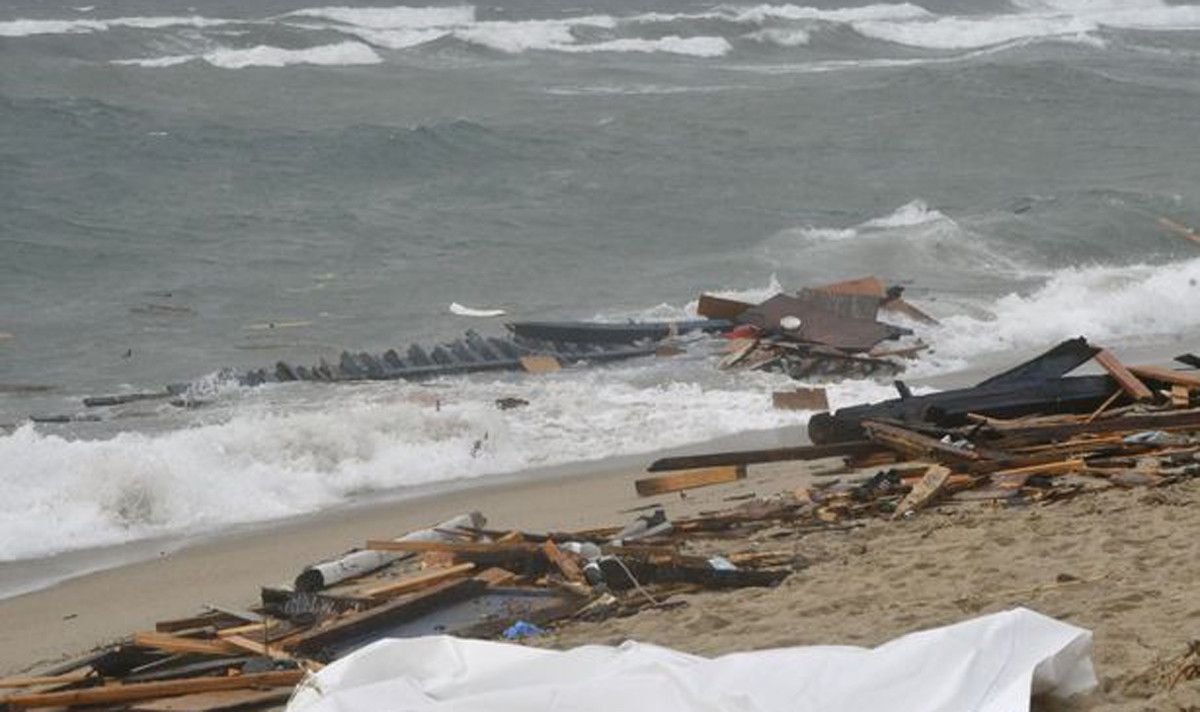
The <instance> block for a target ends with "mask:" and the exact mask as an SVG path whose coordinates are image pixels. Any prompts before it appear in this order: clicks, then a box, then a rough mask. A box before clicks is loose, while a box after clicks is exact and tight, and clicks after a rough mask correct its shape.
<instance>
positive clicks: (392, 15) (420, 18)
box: [284, 5, 475, 30]
mask: <svg viewBox="0 0 1200 712" xmlns="http://www.w3.org/2000/svg"><path fill="white" fill-rule="evenodd" d="M284 17H289V18H290V17H308V18H319V19H323V20H333V21H335V22H341V23H345V24H347V25H357V26H359V27H366V28H372V29H409V30H419V29H425V28H430V27H446V26H450V25H466V24H470V23H473V22H475V8H474V7H473V6H471V5H451V6H447V7H408V6H396V7H314V8H307V9H303V10H296V11H295V12H291V13H288V14H287V15H285V16H284Z"/></svg>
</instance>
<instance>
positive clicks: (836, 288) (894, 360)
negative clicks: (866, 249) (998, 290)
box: [697, 277, 937, 379]
mask: <svg viewBox="0 0 1200 712" xmlns="http://www.w3.org/2000/svg"><path fill="white" fill-rule="evenodd" d="M902 291H903V288H901V287H892V288H890V289H889V288H887V287H885V286H884V284H883V282H882V281H881V280H880V279H879V278H877V277H864V278H861V279H855V280H850V281H847V282H838V283H836V284H830V285H826V286H823V287H817V288H814V289H802V290H800V291H799V292H797V293H796V294H795V295H790V294H777V295H775V296H773V297H771V298H770V299H768V300H767V301H765V302H762V303H761V304H747V303H744V302H738V301H733V300H730V299H723V298H720V297H713V296H710V295H707V294H706V295H701V297H700V303H699V306H698V307H697V310H698V312H699V313H700V314H701V315H702V316H706V317H709V318H712V319H718V318H719V319H727V320H729V321H730V322H732V323H734V324H736V325H737V326H736V327H735V328H734V329H733V330H732V331H731V332H730V334H729V335H730V336H731V337H732V340H731V342H730V344H729V348H728V355H727V356H726V357H725V359H724V360H722V362H721V368H725V369H729V368H739V369H762V370H773V371H780V372H783V373H786V374H788V375H789V376H791V377H792V378H796V379H812V378H820V377H831V376H836V377H841V378H844V377H850V378H866V377H873V376H892V375H896V374H898V373H901V372H902V371H903V370H904V363H903V359H909V358H915V357H916V356H917V355H918V354H919V353H920V352H921V351H923V350H925V349H926V348H927V345H926V344H925V343H923V342H921V341H917V342H915V343H912V344H908V345H904V346H899V347H893V348H886V347H882V346H880V345H881V344H882V343H883V342H885V341H891V340H895V339H899V338H901V337H903V336H909V335H911V334H912V331H911V330H909V329H905V328H902V327H899V326H894V325H891V324H887V323H884V322H881V321H879V318H878V317H879V313H880V312H881V311H886V312H889V313H891V314H899V315H902V316H903V317H904V318H906V319H909V320H912V321H916V322H918V323H922V324H936V323H937V321H936V320H934V319H933V318H932V317H930V316H929V315H927V314H925V313H924V312H922V311H921V310H920V309H917V308H916V307H914V306H912V305H911V304H909V303H908V302H906V301H904V300H903V299H902V298H901V297H900V295H901V293H902Z"/></svg>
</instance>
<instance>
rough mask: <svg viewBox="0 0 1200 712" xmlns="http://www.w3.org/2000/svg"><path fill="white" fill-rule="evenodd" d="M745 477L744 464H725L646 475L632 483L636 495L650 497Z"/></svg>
mask: <svg viewBox="0 0 1200 712" xmlns="http://www.w3.org/2000/svg"><path fill="white" fill-rule="evenodd" d="M745 478H746V466H745V465H726V466H723V467H706V468H704V469H702V470H688V471H684V472H680V473H678V474H674V475H660V476H658V477H647V478H644V479H640V480H637V481H636V482H634V483H633V485H634V488H635V489H636V490H637V493H638V495H640V496H642V497H650V496H652V495H656V494H664V493H666V492H678V491H680V490H687V489H694V488H696V487H708V486H710V485H719V484H724V483H726V482H735V481H737V480H742V479H745Z"/></svg>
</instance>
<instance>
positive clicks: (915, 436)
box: [863, 420, 981, 462]
mask: <svg viewBox="0 0 1200 712" xmlns="http://www.w3.org/2000/svg"><path fill="white" fill-rule="evenodd" d="M863 427H864V428H866V430H867V433H868V434H869V436H870V438H871V439H872V440H874V441H875V442H878V443H880V444H881V445H886V446H888V447H890V448H892V449H893V450H897V451H899V452H902V453H904V454H905V455H908V456H909V457H918V458H921V457H934V458H939V457H940V458H945V459H948V460H951V461H953V462H975V461H977V460H980V459H981V456H980V454H979V453H978V452H976V451H974V450H967V449H964V448H960V447H954V446H953V445H949V444H947V443H944V442H942V441H940V440H937V439H935V438H931V437H929V436H928V435H922V434H921V433H916V432H913V431H911V430H908V429H906V428H900V427H897V426H895V425H887V424H885V423H878V422H875V421H873V420H868V421H864V422H863Z"/></svg>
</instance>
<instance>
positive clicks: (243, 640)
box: [225, 635, 293, 660]
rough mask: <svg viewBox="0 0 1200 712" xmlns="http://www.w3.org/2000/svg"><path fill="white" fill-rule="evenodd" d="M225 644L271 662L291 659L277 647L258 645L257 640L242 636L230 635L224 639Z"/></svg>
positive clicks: (265, 644) (264, 644)
mask: <svg viewBox="0 0 1200 712" xmlns="http://www.w3.org/2000/svg"><path fill="white" fill-rule="evenodd" d="M225 642H227V643H229V644H230V645H233V646H235V647H238V648H241V649H242V650H245V651H248V652H251V653H254V654H255V655H259V656H262V657H264V658H271V659H272V660H292V659H293V658H292V656H291V655H288V654H287V653H285V652H283V651H282V650H280V649H279V648H278V647H275V646H272V645H268V644H267V643H260V642H258V641H257V640H250V639H249V638H247V637H245V636H243V635H231V636H229V637H228V638H225Z"/></svg>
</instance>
